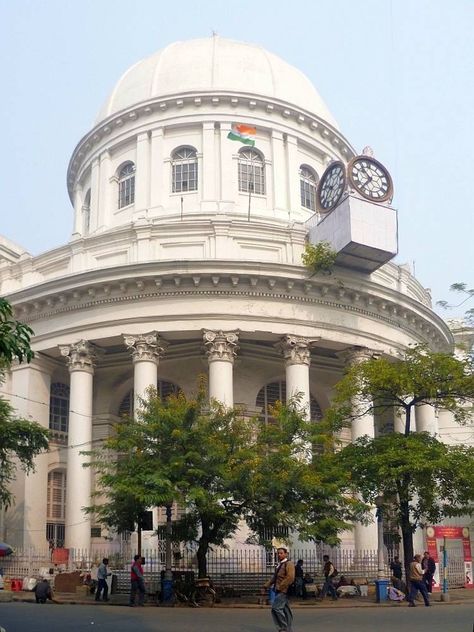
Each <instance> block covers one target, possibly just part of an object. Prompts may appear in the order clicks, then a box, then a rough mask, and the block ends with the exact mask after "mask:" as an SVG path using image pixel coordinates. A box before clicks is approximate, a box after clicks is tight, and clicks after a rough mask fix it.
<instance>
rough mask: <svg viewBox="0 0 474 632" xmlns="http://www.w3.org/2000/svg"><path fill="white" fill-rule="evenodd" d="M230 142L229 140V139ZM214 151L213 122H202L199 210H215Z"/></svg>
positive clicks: (215, 174)
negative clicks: (200, 196) (200, 197)
mask: <svg viewBox="0 0 474 632" xmlns="http://www.w3.org/2000/svg"><path fill="white" fill-rule="evenodd" d="M229 142H230V141H229ZM217 178H218V174H217V173H216V151H215V131H214V122H212V123H208V122H206V123H203V124H202V202H201V210H203V211H207V210H210V211H215V210H216V207H217V204H216V200H217V196H216V183H217Z"/></svg>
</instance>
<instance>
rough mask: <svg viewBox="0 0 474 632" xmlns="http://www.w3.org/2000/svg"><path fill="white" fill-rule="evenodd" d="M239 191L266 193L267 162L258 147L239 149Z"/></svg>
mask: <svg viewBox="0 0 474 632" xmlns="http://www.w3.org/2000/svg"><path fill="white" fill-rule="evenodd" d="M239 191H242V192H244V193H248V192H249V191H251V192H252V193H256V194H257V195H265V164H264V161H263V156H262V155H261V154H260V153H259V152H258V151H257V150H256V149H247V148H245V149H241V150H240V151H239Z"/></svg>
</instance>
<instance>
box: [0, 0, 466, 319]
mask: <svg viewBox="0 0 474 632" xmlns="http://www.w3.org/2000/svg"><path fill="white" fill-rule="evenodd" d="M473 24H474V0H451V2H449V3H448V2H446V1H445V0H359V1H358V2H353V1H352V0H331V1H329V2H328V1H327V0H310V1H307V0H300V1H299V2H298V3H296V4H294V5H293V4H291V3H290V2H288V1H287V0H285V1H283V0H272V1H267V0H260V1H259V0H253V1H247V0H240V1H237V0H222V1H217V0H214V1H211V0H200V1H198V2H196V0H180V1H179V2H164V1H162V0H135V1H134V2H130V1H129V0H128V1H125V0H80V1H79V0H0V59H1V60H2V71H1V76H2V89H1V98H0V122H1V123H0V124H1V125H2V128H3V129H2V135H1V143H2V151H1V152H0V195H1V206H0V235H3V236H5V237H7V238H8V239H10V240H12V241H14V242H16V243H18V244H20V245H21V246H23V247H24V248H25V249H26V250H28V251H29V252H31V253H32V254H39V253H40V252H44V251H46V250H49V249H51V248H54V247H56V246H60V245H62V244H64V243H66V242H67V241H68V240H69V238H70V236H71V233H72V218H73V214H72V207H71V203H70V201H69V198H68V195H67V190H66V170H67V165H68V162H69V159H70V156H71V154H72V151H73V149H74V147H75V146H76V144H77V143H78V141H79V140H80V138H81V137H82V136H83V135H84V134H85V133H86V132H88V131H89V130H90V129H91V127H92V124H93V121H94V119H95V116H96V114H97V112H98V111H99V109H100V106H101V105H102V103H103V102H104V101H105V99H106V97H107V95H108V94H109V92H110V91H111V90H112V89H113V87H114V85H115V83H116V81H117V80H118V79H119V77H120V76H121V75H122V74H123V72H124V71H125V70H126V69H127V68H128V67H129V66H131V65H132V64H133V63H135V62H136V61H138V60H139V59H142V58H143V57H146V56H148V55H151V54H152V53H154V52H155V51H156V50H159V49H160V48H163V47H164V46H166V45H168V44H170V43H172V42H174V41H177V40H186V39H193V38H200V37H207V36H211V34H212V31H216V32H217V33H218V34H219V35H220V36H222V37H228V38H231V39H237V40H241V41H246V42H251V43H256V44H260V45H261V46H263V47H264V48H266V49H268V50H269V51H271V52H273V53H275V54H277V55H279V56H280V57H282V58H283V59H284V60H285V61H287V62H288V63H290V64H292V65H294V66H296V67H297V68H299V69H300V70H302V71H303V72H304V73H305V74H306V75H307V76H308V77H309V78H310V79H311V81H312V82H313V84H314V85H315V86H316V88H317V90H318V92H319V93H320V94H321V96H322V97H323V99H324V100H325V101H326V104H327V105H328V106H329V109H330V110H331V112H332V113H333V115H334V117H335V118H336V120H337V121H338V123H339V127H340V129H341V131H342V132H343V134H344V135H345V136H346V138H347V139H348V140H349V142H350V143H351V144H352V145H353V147H355V149H356V150H357V151H361V150H362V148H363V147H365V146H366V145H370V146H371V147H372V148H373V149H374V152H375V157H376V158H377V159H378V160H380V161H381V162H382V163H383V164H385V166H386V167H387V168H388V169H389V171H390V173H391V174H392V178H393V181H394V188H395V198H394V206H395V207H396V208H397V209H398V221H399V254H398V256H397V258H396V259H395V262H396V263H400V264H401V263H409V264H410V266H412V269H413V268H414V272H415V275H416V277H417V278H418V280H419V281H420V282H421V283H422V284H423V285H424V286H425V287H427V288H430V289H431V291H432V295H433V302H434V303H435V302H436V301H437V300H443V299H444V300H448V301H450V302H452V303H456V302H459V298H458V297H457V296H456V295H453V294H452V293H450V292H449V287H450V285H451V284H452V283H455V282H459V281H464V282H466V283H467V285H468V287H474V279H473V276H474V275H473V268H474V266H473V264H472V256H471V248H472V241H473V228H474V222H473V215H474V204H473V202H472V200H473V199H474V197H473V196H474V187H473V181H474V180H473V167H472V165H471V164H470V162H469V160H470V158H469V156H470V155H471V154H470V152H471V151H472V148H473V147H474V125H473V121H472V119H473V113H474V81H473V77H474V45H473V44H472V25H473ZM473 302H474V301H473ZM472 306H473V305H469V304H468V305H465V306H464V307H463V308H458V309H453V310H451V311H450V312H440V313H441V314H442V315H443V316H445V317H453V316H458V315H460V314H462V313H463V310H464V308H466V307H472Z"/></svg>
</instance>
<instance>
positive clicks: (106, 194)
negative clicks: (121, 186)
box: [98, 151, 117, 228]
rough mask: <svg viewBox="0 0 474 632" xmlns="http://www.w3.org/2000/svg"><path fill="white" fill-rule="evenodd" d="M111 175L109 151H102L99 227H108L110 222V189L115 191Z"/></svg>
mask: <svg viewBox="0 0 474 632" xmlns="http://www.w3.org/2000/svg"><path fill="white" fill-rule="evenodd" d="M111 177H112V163H111V160H110V153H109V152H108V151H104V152H103V153H102V154H101V156H100V189H99V219H98V225H99V228H100V227H102V226H104V227H105V228H110V226H111V224H112V191H116V190H117V189H116V186H114V185H115V183H113V182H111V181H110V178H111Z"/></svg>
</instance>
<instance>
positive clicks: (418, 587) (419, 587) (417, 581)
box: [408, 554, 430, 608]
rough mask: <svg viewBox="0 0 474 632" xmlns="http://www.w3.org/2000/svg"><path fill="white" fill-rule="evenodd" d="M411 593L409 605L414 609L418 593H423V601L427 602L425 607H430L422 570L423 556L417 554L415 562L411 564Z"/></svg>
mask: <svg viewBox="0 0 474 632" xmlns="http://www.w3.org/2000/svg"><path fill="white" fill-rule="evenodd" d="M409 579H410V593H409V595H408V605H409V606H411V607H412V608H414V607H415V606H416V604H415V597H416V595H417V594H418V591H420V592H421V594H422V596H423V600H424V602H425V606H429V605H430V601H429V598H428V590H427V589H426V584H425V580H424V577H423V569H422V568H421V555H419V554H417V555H415V557H414V558H413V562H411V564H410V573H409Z"/></svg>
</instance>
